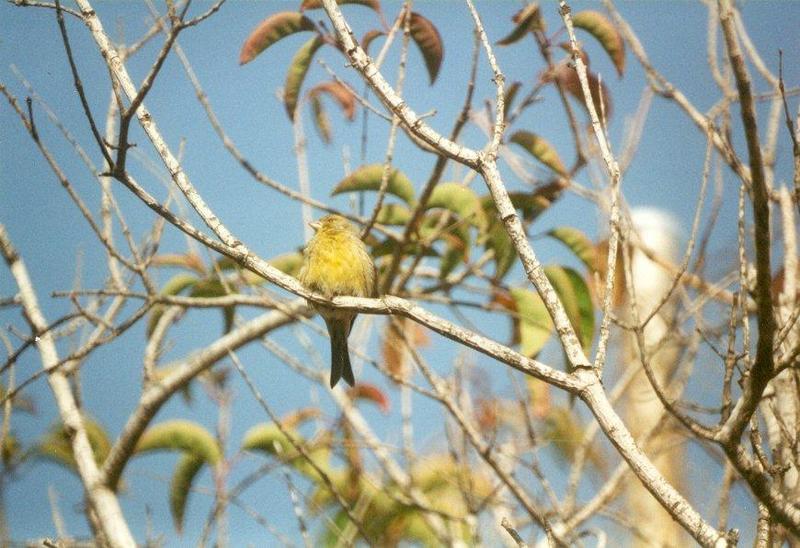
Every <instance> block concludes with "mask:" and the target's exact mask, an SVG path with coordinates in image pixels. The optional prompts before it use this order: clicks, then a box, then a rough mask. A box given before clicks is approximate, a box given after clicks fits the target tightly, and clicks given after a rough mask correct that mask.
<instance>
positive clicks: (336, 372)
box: [325, 319, 356, 388]
mask: <svg viewBox="0 0 800 548" xmlns="http://www.w3.org/2000/svg"><path fill="white" fill-rule="evenodd" d="M325 323H326V324H327V325H328V334H329V335H330V338H331V388H333V387H334V386H336V383H338V382H339V379H342V378H343V379H344V380H345V382H347V384H349V385H350V386H353V385H354V384H355V382H356V380H355V377H353V368H352V367H351V366H350V350H349V349H348V347H347V336H348V335H349V334H350V323H351V322H349V321H347V320H342V319H331V320H328V319H326V320H325Z"/></svg>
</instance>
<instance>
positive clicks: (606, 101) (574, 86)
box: [545, 65, 612, 119]
mask: <svg viewBox="0 0 800 548" xmlns="http://www.w3.org/2000/svg"><path fill="white" fill-rule="evenodd" d="M586 76H587V78H588V79H589V90H590V91H591V92H592V102H593V103H594V108H595V110H596V111H597V116H599V117H601V118H602V116H603V114H604V113H605V117H606V119H608V118H611V112H612V106H611V97H610V96H609V94H608V88H607V87H606V85H605V84H601V82H600V80H598V78H597V76H595V75H594V74H593V73H591V72H587V73H586ZM545 80H547V81H551V82H557V83H558V84H559V85H560V86H561V88H562V89H563V90H564V91H566V92H567V93H569V94H570V95H572V96H573V97H575V98H576V99H578V101H580V103H581V105H583V107H584V108H585V107H586V103H585V101H584V99H583V90H582V89H581V82H580V80H579V79H578V73H577V72H576V71H575V69H573V68H571V67H568V66H566V65H560V66H559V67H557V68H556V69H555V70H554V71H552V72H551V73H550V74H548V75H546V76H545ZM601 90H602V96H603V107H602V109H601V106H600V95H601Z"/></svg>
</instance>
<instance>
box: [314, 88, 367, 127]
mask: <svg viewBox="0 0 800 548" xmlns="http://www.w3.org/2000/svg"><path fill="white" fill-rule="evenodd" d="M320 93H327V94H328V95H330V96H331V97H332V98H333V99H335V100H336V102H337V103H339V106H340V107H342V111H343V112H344V115H345V117H346V118H347V119H348V120H350V121H352V120H353V119H354V118H355V117H356V98H355V96H354V95H353V94H352V93H351V92H350V90H349V89H347V88H346V87H345V86H344V85H342V84H340V83H339V82H323V83H321V84H317V85H316V86H314V87H313V88H311V89H310V90H309V92H308V95H309V96H310V97H316V96H318V95H319V94H320Z"/></svg>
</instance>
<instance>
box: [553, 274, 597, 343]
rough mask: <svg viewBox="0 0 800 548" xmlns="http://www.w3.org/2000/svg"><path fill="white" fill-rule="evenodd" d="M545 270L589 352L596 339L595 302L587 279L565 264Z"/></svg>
mask: <svg viewBox="0 0 800 548" xmlns="http://www.w3.org/2000/svg"><path fill="white" fill-rule="evenodd" d="M544 272H545V274H546V275H547V278H548V279H549V280H550V283H551V284H553V288H554V289H555V290H556V293H557V294H558V297H559V299H560V300H561V303H562V304H563V305H564V309H565V310H566V312H567V318H569V321H570V323H571V324H572V327H573V328H574V329H575V332H576V334H577V335H578V339H579V340H580V341H581V347H583V350H584V351H585V352H588V351H589V350H590V349H591V348H592V341H593V340H594V304H593V303H592V297H591V294H590V293H589V287H588V286H587V285H586V281H584V279H583V277H582V276H581V275H580V274H579V273H578V272H576V271H575V270H573V269H571V268H569V267H565V266H557V265H553V266H546V267H545V268H544Z"/></svg>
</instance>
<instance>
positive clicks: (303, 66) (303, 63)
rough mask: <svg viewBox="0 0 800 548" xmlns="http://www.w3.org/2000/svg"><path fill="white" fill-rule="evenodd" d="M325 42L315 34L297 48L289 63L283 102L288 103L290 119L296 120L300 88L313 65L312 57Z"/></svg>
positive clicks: (287, 111)
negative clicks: (295, 114) (295, 113)
mask: <svg viewBox="0 0 800 548" xmlns="http://www.w3.org/2000/svg"><path fill="white" fill-rule="evenodd" d="M324 43H325V41H324V40H323V39H322V37H321V36H320V35H316V36H314V38H312V39H311V40H309V41H308V42H306V43H305V44H303V45H302V46H301V47H300V49H299V50H297V53H295V54H294V57H293V58H292V61H291V63H289V71H288V72H287V73H286V83H285V84H284V85H283V103H284V104H285V105H286V113H287V114H288V115H289V119H290V120H294V111H295V110H296V109H297V98H298V97H299V96H300V88H301V87H302V85H303V81H304V80H305V78H306V74H307V73H308V67H309V66H311V59H312V58H313V57H314V54H315V53H316V52H317V50H318V49H319V48H320V46H322V44H324Z"/></svg>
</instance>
